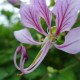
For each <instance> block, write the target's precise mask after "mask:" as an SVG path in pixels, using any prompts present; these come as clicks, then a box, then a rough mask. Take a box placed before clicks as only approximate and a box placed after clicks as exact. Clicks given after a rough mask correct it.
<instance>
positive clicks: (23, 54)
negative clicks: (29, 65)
mask: <svg viewBox="0 0 80 80" xmlns="http://www.w3.org/2000/svg"><path fill="white" fill-rule="evenodd" d="M19 53H21V58H20V66H21V65H22V67H19V66H18V64H17V61H16V56H17V55H18V54H19ZM27 60H28V55H27V53H26V49H25V47H24V46H19V47H18V48H17V49H16V51H15V54H14V64H15V67H16V68H17V69H18V70H21V69H22V68H23V66H24V62H25V61H27Z"/></svg>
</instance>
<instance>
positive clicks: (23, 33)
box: [14, 29, 43, 45]
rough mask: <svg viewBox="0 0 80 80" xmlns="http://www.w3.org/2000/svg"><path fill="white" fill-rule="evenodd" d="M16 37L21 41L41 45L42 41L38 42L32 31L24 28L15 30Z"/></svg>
mask: <svg viewBox="0 0 80 80" xmlns="http://www.w3.org/2000/svg"><path fill="white" fill-rule="evenodd" d="M14 36H15V38H16V39H17V40H18V41H19V42H21V43H27V44H34V45H40V44H43V43H42V42H37V41H35V40H33V38H32V36H31V34H30V32H29V31H28V30H27V29H22V30H19V31H15V32H14Z"/></svg>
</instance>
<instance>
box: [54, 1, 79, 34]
mask: <svg viewBox="0 0 80 80" xmlns="http://www.w3.org/2000/svg"><path fill="white" fill-rule="evenodd" d="M79 7H80V0H76V1H75V0H56V4H55V6H54V8H53V13H54V14H55V15H56V27H57V32H56V35H58V34H59V33H61V32H64V31H69V30H70V29H71V28H72V26H73V25H74V23H75V21H76V19H77V16H78V10H79Z"/></svg>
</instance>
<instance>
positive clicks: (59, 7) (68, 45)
mask: <svg viewBox="0 0 80 80" xmlns="http://www.w3.org/2000/svg"><path fill="white" fill-rule="evenodd" d="M79 8H80V0H76V1H75V0H56V3H55V5H54V7H53V10H52V11H50V10H49V8H48V7H47V5H46V1H45V0H31V4H28V5H26V4H23V3H22V4H21V7H20V16H21V21H22V23H23V25H24V26H25V27H26V28H24V29H22V30H19V31H15V32H14V35H15V37H16V39H17V40H18V41H19V42H21V43H26V44H31V45H32V44H33V45H43V47H42V49H41V50H40V51H39V53H38V55H37V56H36V58H35V59H34V61H33V62H32V64H31V65H30V66H29V67H28V68H24V63H25V60H24V59H21V61H20V67H17V66H16V65H17V63H16V54H17V51H16V52H15V56H14V63H15V66H16V67H17V68H18V70H20V71H21V72H22V73H23V74H28V73H30V72H32V71H34V70H35V69H36V68H37V67H38V66H39V65H40V63H41V62H42V61H43V59H44V57H45V56H46V55H47V53H48V51H49V49H50V48H51V46H52V45H54V46H55V47H56V48H58V49H60V50H62V51H65V52H67V53H70V54H76V53H78V52H80V44H79V43H80V27H78V28H74V29H72V30H71V28H72V26H73V25H74V23H75V21H76V19H77V17H78V10H79ZM52 14H54V15H55V16H56V27H51V21H52ZM41 17H42V18H43V19H44V20H45V21H46V23H47V26H48V29H49V32H45V31H44V30H43V28H42V25H41V23H40V18H41ZM27 28H34V29H35V30H37V31H38V32H40V33H41V34H43V35H44V36H45V39H44V40H43V42H37V41H35V40H34V39H33V38H32V36H31V34H30V32H29V31H28V29H27ZM55 28H56V29H55ZM54 30H56V31H55V32H54ZM66 31H67V32H68V33H67V34H66V35H65V40H64V43H63V44H60V45H59V44H57V40H58V37H59V36H60V35H61V34H63V33H65V32H66ZM23 52H24V51H23ZM23 52H22V53H23ZM23 55H24V54H22V57H23Z"/></svg>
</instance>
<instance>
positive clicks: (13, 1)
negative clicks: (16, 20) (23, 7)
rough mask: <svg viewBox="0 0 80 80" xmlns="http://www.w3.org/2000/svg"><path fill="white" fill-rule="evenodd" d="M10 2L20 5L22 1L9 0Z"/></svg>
mask: <svg viewBox="0 0 80 80" xmlns="http://www.w3.org/2000/svg"><path fill="white" fill-rule="evenodd" d="M8 2H9V3H11V4H12V5H14V6H16V7H19V6H20V3H21V1H20V0H8Z"/></svg>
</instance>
